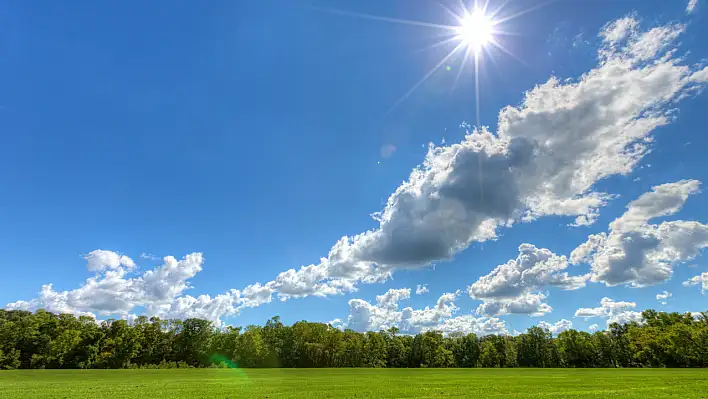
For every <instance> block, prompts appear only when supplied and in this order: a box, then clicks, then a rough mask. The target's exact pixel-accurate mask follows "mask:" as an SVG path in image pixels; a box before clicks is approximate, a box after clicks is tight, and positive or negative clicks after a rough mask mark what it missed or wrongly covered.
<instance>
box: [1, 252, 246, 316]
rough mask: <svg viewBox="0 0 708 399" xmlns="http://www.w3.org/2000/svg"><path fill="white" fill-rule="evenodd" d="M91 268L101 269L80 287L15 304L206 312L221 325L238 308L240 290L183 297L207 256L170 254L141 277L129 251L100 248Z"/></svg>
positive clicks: (70, 309) (66, 309) (112, 311)
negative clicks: (116, 251) (237, 301)
mask: <svg viewBox="0 0 708 399" xmlns="http://www.w3.org/2000/svg"><path fill="white" fill-rule="evenodd" d="M86 260H87V267H88V269H89V270H91V271H94V272H95V273H96V274H95V275H94V276H93V277H90V278H88V279H87V280H86V282H85V283H84V284H83V285H82V286H80V287H79V288H76V289H73V290H69V291H54V289H53V286H52V284H47V285H44V286H42V290H41V291H40V293H39V296H38V297H37V298H35V299H32V300H30V301H17V302H14V303H11V304H8V305H7V308H9V309H25V310H36V309H39V308H44V309H46V310H48V311H52V312H57V313H72V314H75V315H90V316H92V317H93V316H94V315H95V314H100V315H104V316H105V315H127V314H129V313H130V312H131V311H133V310H134V309H135V308H136V307H143V308H144V309H145V313H147V314H149V315H159V316H164V317H179V318H186V317H203V318H207V319H209V320H212V321H214V322H215V323H217V325H219V324H220V318H221V317H222V316H224V315H226V314H231V313H234V312H235V311H236V309H235V308H234V307H233V304H234V302H235V301H236V298H238V294H237V292H236V295H234V293H228V294H225V295H217V296H216V297H214V298H211V297H209V296H208V295H201V296H199V297H198V298H193V297H191V296H180V295H182V294H183V293H184V291H185V290H187V289H189V288H191V286H190V284H189V279H191V278H192V277H194V276H195V275H196V274H197V273H198V272H199V271H201V270H202V264H203V263H204V258H203V257H202V254H201V253H192V254H189V255H187V256H185V257H184V258H182V259H181V260H177V259H175V258H174V257H172V256H166V257H165V258H164V259H163V264H162V265H160V266H158V267H156V268H154V269H152V270H148V271H146V272H145V273H143V274H142V275H139V276H133V277H131V276H129V273H130V271H131V270H132V269H133V268H134V267H135V263H134V262H133V261H132V259H130V258H128V257H127V256H124V255H122V256H120V255H118V254H117V253H115V252H112V251H104V250H96V251H92V252H91V253H89V255H87V256H86Z"/></svg>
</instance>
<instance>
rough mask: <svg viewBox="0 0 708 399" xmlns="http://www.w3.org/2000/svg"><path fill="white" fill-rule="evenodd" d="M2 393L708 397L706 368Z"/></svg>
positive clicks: (130, 382)
mask: <svg viewBox="0 0 708 399" xmlns="http://www.w3.org/2000/svg"><path fill="white" fill-rule="evenodd" d="M0 398H72V399H73V398H111V399H119V398H131V399H132V398H183V399H187V398H188V399H196V398H221V399H224V398H232V399H233V398H271V399H272V398H583V399H589V398H597V399H607V398H612V399H615V398H618V399H625V398H641V399H653V398H677V399H679V398H680V399H694V398H708V369H704V370H681V369H630V370H580V369H578V370H573V369H555V370H549V369H545V370H543V369H416V370H406V369H392V370H386V369H384V370H380V369H379V370H376V369H299V370H293V369H260V370H259V369H231V370H220V369H191V370H190V369H187V370H184V369H182V370H87V371H84V370H37V371H32V370H27V371H0Z"/></svg>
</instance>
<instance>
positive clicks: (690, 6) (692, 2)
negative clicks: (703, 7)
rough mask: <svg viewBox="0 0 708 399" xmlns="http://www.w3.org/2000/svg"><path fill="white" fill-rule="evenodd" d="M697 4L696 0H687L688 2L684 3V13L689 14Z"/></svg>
mask: <svg viewBox="0 0 708 399" xmlns="http://www.w3.org/2000/svg"><path fill="white" fill-rule="evenodd" d="M697 5H698V0H689V2H688V4H687V5H686V13H687V14H690V13H692V12H693V10H695V9H696V6H697Z"/></svg>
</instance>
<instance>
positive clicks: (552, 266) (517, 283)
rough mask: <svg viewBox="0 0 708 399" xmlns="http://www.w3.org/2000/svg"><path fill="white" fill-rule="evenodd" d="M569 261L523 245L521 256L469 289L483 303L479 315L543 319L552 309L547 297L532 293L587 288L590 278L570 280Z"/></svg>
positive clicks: (571, 278) (529, 245)
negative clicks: (548, 288)
mask: <svg viewBox="0 0 708 399" xmlns="http://www.w3.org/2000/svg"><path fill="white" fill-rule="evenodd" d="M567 267H568V260H567V259H566V257H565V256H558V255H556V254H554V253H553V252H551V251H550V250H548V249H545V248H541V249H539V248H536V247H535V246H534V245H532V244H521V245H520V246H519V255H518V256H517V257H516V259H510V260H509V261H508V262H507V263H504V264H502V265H499V266H497V267H496V268H495V269H494V270H492V271H491V272H490V273H489V274H487V275H485V276H482V277H480V278H479V279H478V280H477V281H476V282H475V283H473V284H472V285H470V286H469V287H468V289H467V292H468V293H469V295H470V296H471V297H472V298H474V299H480V300H483V301H484V303H483V304H482V305H480V306H479V308H478V309H477V312H478V313H480V314H487V315H501V314H509V313H523V314H532V315H542V314H545V313H548V312H550V311H551V307H550V306H548V305H547V304H545V303H542V301H543V300H544V299H546V295H545V294H541V293H536V294H534V293H533V292H535V291H539V290H541V289H544V288H545V287H557V288H561V289H564V290H575V289H578V288H582V287H585V285H586V280H587V279H588V276H569V275H568V273H567V272H566V271H565V269H566V268H567Z"/></svg>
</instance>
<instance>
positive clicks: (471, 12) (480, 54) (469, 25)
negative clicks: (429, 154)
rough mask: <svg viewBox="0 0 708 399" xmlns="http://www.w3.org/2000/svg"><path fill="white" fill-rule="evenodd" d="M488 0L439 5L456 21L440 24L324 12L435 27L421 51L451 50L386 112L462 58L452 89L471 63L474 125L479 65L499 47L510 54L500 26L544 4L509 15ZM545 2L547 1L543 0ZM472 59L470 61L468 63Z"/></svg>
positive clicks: (477, 118) (477, 102)
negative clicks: (435, 38)
mask: <svg viewBox="0 0 708 399" xmlns="http://www.w3.org/2000/svg"><path fill="white" fill-rule="evenodd" d="M492 2H493V1H491V0H485V1H481V0H475V1H474V2H473V3H472V4H468V5H465V4H464V3H462V2H460V4H459V5H458V6H457V7H456V8H455V9H452V8H449V7H447V6H445V5H443V4H439V5H440V6H441V7H442V8H443V9H444V10H445V11H446V13H447V14H449V16H451V17H452V18H453V19H454V21H455V24H454V25H448V24H442V23H435V22H428V21H415V20H408V19H402V18H392V17H384V16H376V15H368V14H361V13H353V12H347V11H341V10H332V9H326V10H323V11H327V12H331V13H336V14H339V15H345V16H351V17H357V18H365V19H370V20H376V21H382V22H388V23H396V24H405V25H411V26H416V27H424V28H430V29H435V30H438V31H441V32H442V35H441V37H442V38H441V39H440V40H439V41H437V42H436V43H434V44H432V45H431V46H429V47H427V48H426V49H424V50H429V49H432V48H435V47H439V46H444V45H449V46H450V47H452V45H454V47H452V49H451V50H450V51H449V52H448V53H447V54H445V55H444V56H443V57H442V59H440V60H439V61H438V62H436V64H435V65H434V66H433V67H432V68H431V69H430V70H428V71H427V72H426V73H425V74H424V75H423V77H422V78H421V79H420V80H418V81H417V82H416V83H414V84H413V85H412V86H411V88H410V89H409V90H407V91H406V92H405V93H404V94H403V95H402V96H401V97H400V98H399V99H398V100H396V101H395V102H394V104H393V105H392V106H391V108H390V109H389V110H388V111H387V113H389V112H391V111H392V110H393V109H395V108H396V107H397V106H398V105H400V104H401V103H403V102H404V101H405V100H406V99H407V98H408V97H409V96H410V95H411V94H413V92H415V91H416V89H418V88H419V87H420V86H421V85H423V84H424V83H425V82H426V81H427V80H428V79H429V78H430V77H431V76H432V75H433V74H434V73H435V72H437V71H438V70H440V68H443V67H445V68H447V69H448V70H449V69H450V68H449V64H450V63H451V62H453V61H454V60H455V59H456V58H461V60H460V66H459V68H458V70H457V74H456V76H455V80H454V83H453V89H455V88H456V86H457V82H458V80H459V79H460V77H461V75H462V74H463V73H464V71H465V68H466V67H467V66H468V65H469V64H472V65H473V67H474V79H475V85H474V91H475V102H476V105H475V110H476V112H475V119H476V124H477V125H479V124H480V88H479V74H480V65H481V64H482V63H483V62H485V60H486V59H487V58H488V59H491V60H492V61H494V58H493V57H494V51H496V50H499V51H501V52H502V53H505V54H507V55H511V56H512V57H514V58H517V57H516V56H514V54H512V53H511V52H510V51H509V50H508V49H506V48H505V47H504V46H503V45H502V43H501V42H500V41H499V40H498V37H499V36H504V35H510V32H507V31H505V30H504V29H503V28H502V26H501V25H502V24H503V23H509V22H510V21H512V20H513V19H515V18H518V17H520V16H522V15H524V14H526V13H528V12H530V11H533V10H535V9H537V8H539V7H542V6H543V5H545V4H541V5H537V6H535V7H532V8H529V9H525V10H522V11H520V12H516V13H514V14H512V15H507V16H504V15H502V14H503V12H504V8H505V7H506V5H507V2H506V1H504V2H496V3H500V4H499V5H498V6H497V7H496V8H495V9H494V10H493V11H491V12H490V5H491V4H490V3H492ZM546 4H547V3H546ZM470 61H471V62H470Z"/></svg>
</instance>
